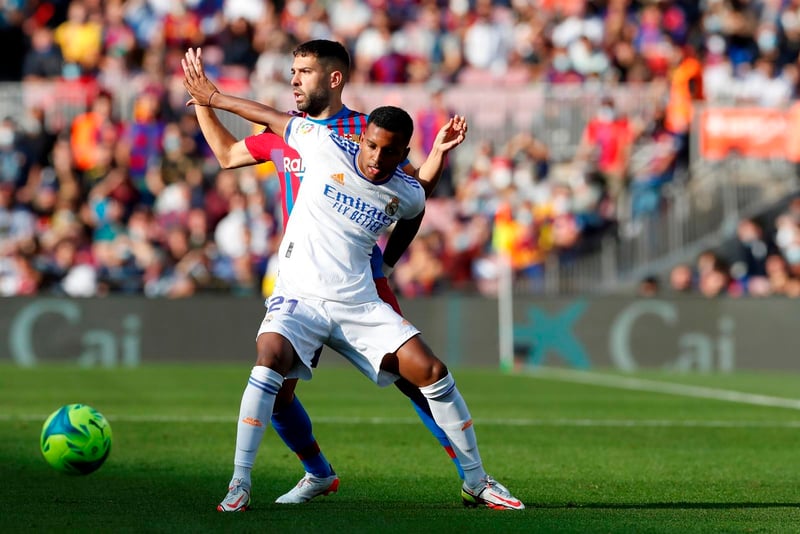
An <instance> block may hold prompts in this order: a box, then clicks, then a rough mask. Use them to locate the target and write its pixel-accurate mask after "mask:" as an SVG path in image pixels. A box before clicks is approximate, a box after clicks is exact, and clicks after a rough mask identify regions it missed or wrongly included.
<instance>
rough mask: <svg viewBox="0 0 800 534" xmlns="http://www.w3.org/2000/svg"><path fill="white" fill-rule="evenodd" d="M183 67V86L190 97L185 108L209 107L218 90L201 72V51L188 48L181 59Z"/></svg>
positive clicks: (203, 72)
mask: <svg viewBox="0 0 800 534" xmlns="http://www.w3.org/2000/svg"><path fill="white" fill-rule="evenodd" d="M181 67H183V86H184V87H185V88H186V90H187V91H188V92H189V95H190V96H191V97H192V98H191V99H189V100H188V101H187V102H186V105H187V106H210V105H211V100H212V99H213V98H214V95H215V94H216V93H219V89H217V86H215V85H214V84H213V83H212V82H211V80H209V79H208V78H207V77H206V73H205V71H204V70H203V58H202V49H201V48H198V49H197V52H195V50H194V49H192V48H190V49H188V50H187V51H186V54H184V57H183V58H182V59H181Z"/></svg>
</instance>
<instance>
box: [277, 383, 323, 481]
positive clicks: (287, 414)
mask: <svg viewBox="0 0 800 534" xmlns="http://www.w3.org/2000/svg"><path fill="white" fill-rule="evenodd" d="M272 426H273V427H274V428H275V431H276V432H277V433H278V435H279V436H280V437H281V439H282V440H283V442H284V443H285V444H286V445H287V446H288V447H289V448H290V449H291V450H292V451H293V452H294V453H295V454H296V455H297V457H298V458H300V461H301V462H302V463H303V468H304V469H305V470H306V471H307V472H308V473H311V474H312V475H314V476H315V477H329V476H331V475H332V474H333V468H332V467H331V464H330V463H328V460H327V459H326V458H325V455H324V454H322V451H320V450H319V444H317V440H316V439H315V438H314V434H312V432H311V419H310V418H309V417H308V413H307V412H306V409H305V408H303V405H302V404H300V399H298V398H297V396H295V397H294V399H293V400H292V402H291V404H289V405H288V406H286V407H285V408H283V409H281V410H280V411H279V412H273V414H272Z"/></svg>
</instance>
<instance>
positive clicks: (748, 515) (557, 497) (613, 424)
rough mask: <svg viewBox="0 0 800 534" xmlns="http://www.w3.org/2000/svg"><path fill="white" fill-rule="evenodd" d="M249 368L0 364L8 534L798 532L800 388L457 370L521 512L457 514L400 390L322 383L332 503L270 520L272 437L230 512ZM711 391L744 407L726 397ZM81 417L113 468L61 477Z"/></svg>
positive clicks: (453, 484)
mask: <svg viewBox="0 0 800 534" xmlns="http://www.w3.org/2000/svg"><path fill="white" fill-rule="evenodd" d="M248 372H249V366H248V365H231V366H221V365H220V366H149V367H144V368H138V369H115V370H105V369H93V370H82V369H77V368H74V367H60V366H58V367H57V366H46V367H39V368H35V369H19V368H16V367H11V366H8V365H4V366H0V525H1V526H0V530H2V531H4V532H114V533H117V532H137V533H138V532H235V533H243V532H291V533H303V532H309V533H319V532H347V533H351V532H380V533H381V534H388V533H394V532H398V533H399V532H403V533H406V532H436V533H448V532H461V533H463V532H484V533H485V532H498V533H506V532H581V533H583V532H613V533H617V532H635V533H647V532H669V533H673V532H748V533H749V532H779V533H785V532H800V469H799V468H798V453H799V452H800V401H796V400H795V403H798V404H799V405H798V408H793V407H792V404H791V402H790V403H789V406H788V407H779V406H775V405H774V404H775V403H774V402H771V401H769V399H773V398H775V397H782V398H785V399H798V398H800V376H798V375H787V374H780V375H778V374H755V373H753V374H741V373H740V374H735V375H706V376H704V375H661V374H658V373H650V374H648V375H637V378H645V379H646V380H643V381H641V382H640V383H637V384H638V385H637V387H634V388H631V387H628V386H625V385H624V383H623V382H621V383H620V385H619V386H617V385H615V383H614V382H613V380H612V381H611V382H608V381H606V382H603V385H597V384H595V383H592V382H593V381H592V380H589V381H588V382H590V383H580V382H576V381H573V380H571V379H569V377H567V378H566V379H565V378H564V377H562V376H560V375H558V374H554V375H548V374H544V375H533V376H531V375H504V374H501V373H499V372H497V371H494V370H467V369H456V370H455V371H454V374H455V377H456V381H457V383H458V385H459V389H460V390H461V391H462V393H463V394H464V396H465V398H466V399H467V402H468V403H469V405H470V409H471V411H472V415H473V416H474V419H475V423H476V430H477V434H478V440H479V443H480V447H481V453H482V456H483V459H484V463H485V465H486V467H487V470H488V471H489V472H490V473H491V474H493V475H494V476H495V477H496V478H497V479H498V480H500V481H501V482H503V483H504V484H505V485H507V486H508V487H509V488H510V489H511V490H512V492H513V493H514V494H515V495H516V496H517V497H519V498H520V499H522V500H523V502H525V504H526V506H527V509H526V510H524V511H521V512H498V511H492V510H488V509H477V510H472V509H464V508H463V507H462V505H461V502H460V497H459V488H460V482H459V480H458V479H457V475H456V472H455V469H454V467H453V465H452V463H451V462H450V460H449V459H448V458H447V457H446V455H445V453H444V452H443V451H442V449H441V448H440V447H439V446H438V444H437V443H436V442H435V440H434V439H433V438H432V437H431V436H430V434H428V432H427V430H425V428H424V427H423V426H422V424H420V423H419V420H418V419H417V418H416V416H415V415H414V413H413V410H412V408H411V406H410V404H409V402H408V401H407V400H406V399H405V398H404V397H403V396H402V395H401V394H400V393H399V392H398V391H397V390H396V389H395V388H393V387H389V388H386V389H383V390H382V389H379V388H377V387H375V386H374V385H372V384H371V383H370V382H369V381H367V380H366V379H365V378H363V377H362V376H361V375H360V374H359V373H358V372H357V371H356V370H355V369H351V368H324V367H323V369H321V370H319V371H318V372H317V375H316V376H315V378H314V380H312V381H310V382H305V383H301V384H300V387H299V388H298V394H299V396H300V398H301V399H302V400H303V403H304V404H305V405H306V407H307V409H308V411H309V412H310V414H311V416H312V419H313V420H314V431H315V435H316V437H317V439H318V441H319V442H320V444H321V446H322V448H323V450H324V452H325V453H326V455H327V457H328V459H329V460H330V461H331V462H332V464H333V465H334V467H335V469H336V471H337V472H338V474H339V476H340V477H341V480H342V482H341V487H340V490H339V493H338V494H335V495H332V496H329V497H322V498H318V499H316V500H315V501H313V502H311V503H309V504H305V505H296V506H285V505H284V506H281V505H276V504H273V503H272V502H273V501H274V499H275V498H276V497H277V496H279V495H280V494H282V493H283V492H285V491H286V490H288V489H289V488H290V487H291V486H292V485H293V484H294V483H295V482H296V481H297V480H298V479H299V478H300V476H301V475H302V468H301V467H300V464H299V462H298V461H297V460H296V458H295V457H294V456H293V455H292V454H291V453H290V452H288V450H287V449H286V448H285V447H284V446H283V444H282V443H281V442H280V441H279V439H278V438H277V436H276V435H275V433H274V432H273V431H271V430H270V431H268V432H267V436H266V438H265V440H264V443H263V445H262V447H261V451H260V453H259V458H258V462H257V465H256V468H255V470H254V472H253V483H254V487H253V503H252V504H253V508H252V510H250V511H248V512H246V513H244V514H220V513H218V512H216V511H215V506H216V504H217V502H218V501H219V500H220V499H221V498H222V497H223V496H224V494H225V491H226V485H227V482H228V480H229V478H230V474H231V468H232V459H233V446H234V439H235V429H236V422H235V420H236V414H237V412H238V406H239V400H240V396H241V392H242V390H243V388H244V385H245V382H246V380H247V376H248ZM581 376H587V377H592V376H593V375H591V374H588V375H581ZM617 376H618V375H617ZM612 378H613V377H612ZM658 384H669V385H671V384H685V385H689V386H691V387H690V388H686V389H685V390H684V389H675V388H673V389H675V391H672V392H671V393H665V392H663V391H661V390H659V388H658V387H657V386H658ZM670 387H672V386H670ZM720 390H723V391H726V392H730V391H736V392H739V393H737V394H736V395H733V396H732V400H733V402H731V401H724V400H716V399H717V398H720V397H724V396H725V395H717V394H716V393H714V392H718V391H720ZM709 391H711V392H712V394H711V398H703V396H702V395H701V394H702V393H703V392H709ZM758 395H761V396H765V397H764V398H766V399H768V402H766V403H761V404H759V403H757V400H758V399H760V398H762V397H759V396H758ZM73 402H81V403H86V404H90V405H92V406H94V407H95V408H97V409H98V410H100V411H101V412H102V413H103V414H104V415H105V416H106V417H107V418H108V419H109V421H110V423H111V425H112V427H113V432H114V443H113V448H112V452H111V456H110V457H109V459H108V461H107V462H106V464H105V465H104V466H103V467H102V468H101V469H100V470H99V471H97V472H95V473H93V474H91V475H88V476H84V477H70V476H67V475H62V474H60V473H57V472H55V471H53V470H52V469H51V468H50V467H49V466H48V465H47V464H46V463H45V461H44V460H43V458H42V457H41V454H40V452H39V445H38V439H39V433H40V431H41V426H42V423H43V421H44V419H45V418H46V416H47V415H48V414H49V413H50V412H52V411H53V410H55V409H56V408H58V407H59V406H61V405H62V404H67V403H73ZM771 404H772V405H771Z"/></svg>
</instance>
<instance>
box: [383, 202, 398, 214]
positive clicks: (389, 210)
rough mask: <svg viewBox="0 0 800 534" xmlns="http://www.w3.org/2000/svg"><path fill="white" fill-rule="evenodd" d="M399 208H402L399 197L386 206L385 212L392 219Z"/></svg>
mask: <svg viewBox="0 0 800 534" xmlns="http://www.w3.org/2000/svg"><path fill="white" fill-rule="evenodd" d="M399 207H400V199H399V198H397V197H392V199H391V200H390V201H389V203H388V204H386V207H385V208H384V210H383V211H385V212H386V215H388V216H390V217H391V216H392V215H394V214H395V213H397V210H398V208H399Z"/></svg>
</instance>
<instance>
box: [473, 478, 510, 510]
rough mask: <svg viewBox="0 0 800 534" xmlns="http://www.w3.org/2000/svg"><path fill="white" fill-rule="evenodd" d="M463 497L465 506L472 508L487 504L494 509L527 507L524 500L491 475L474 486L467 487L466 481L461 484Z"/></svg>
mask: <svg viewBox="0 0 800 534" xmlns="http://www.w3.org/2000/svg"><path fill="white" fill-rule="evenodd" d="M461 499H462V500H463V501H464V506H469V507H472V508H475V507H476V506H486V507H488V508H492V509H494V510H522V509H524V508H525V505H524V504H522V501H520V500H519V499H517V498H516V497H514V496H513V495H511V492H510V491H508V489H507V488H506V487H505V486H503V485H502V484H500V483H499V482H497V481H496V480H495V479H493V478H492V477H490V476H489V475H486V478H483V479H481V483H480V484H479V485H478V486H477V487H474V488H469V487H467V483H466V482H465V483H464V485H463V486H461Z"/></svg>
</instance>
